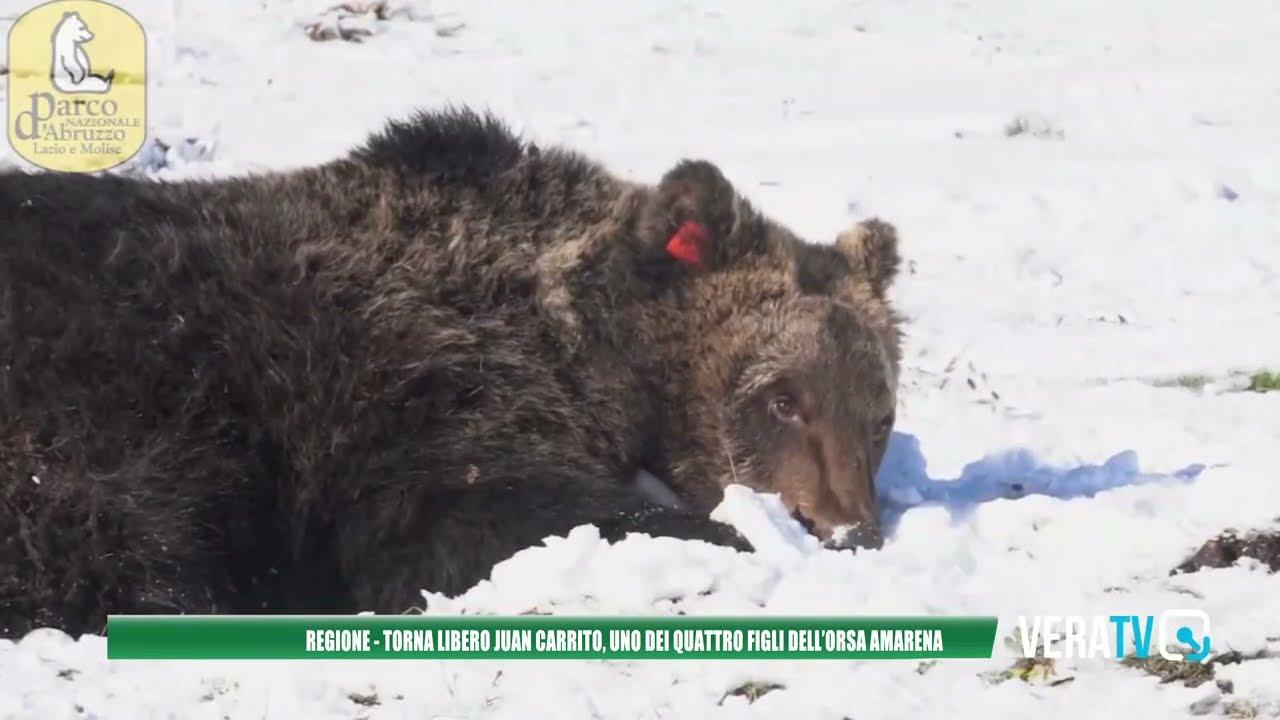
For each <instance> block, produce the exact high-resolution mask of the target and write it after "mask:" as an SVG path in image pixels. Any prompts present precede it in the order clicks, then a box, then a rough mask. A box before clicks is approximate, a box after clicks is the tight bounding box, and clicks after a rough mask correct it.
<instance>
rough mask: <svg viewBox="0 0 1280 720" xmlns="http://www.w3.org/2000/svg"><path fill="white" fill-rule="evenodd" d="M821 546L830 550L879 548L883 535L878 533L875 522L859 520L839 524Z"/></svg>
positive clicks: (881, 545) (882, 542) (878, 529)
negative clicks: (851, 523)
mask: <svg viewBox="0 0 1280 720" xmlns="http://www.w3.org/2000/svg"><path fill="white" fill-rule="evenodd" d="M822 546H823V547H825V548H827V549H830V550H856V549H858V548H866V549H867V550H879V549H880V548H881V547H883V546H884V535H882V534H881V533H880V526H879V525H878V524H877V523H869V522H860V523H855V524H853V525H841V526H839V527H837V528H836V529H835V530H832V531H831V537H829V538H827V540H826V542H824V543H822Z"/></svg>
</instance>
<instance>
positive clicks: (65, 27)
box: [57, 12, 93, 43]
mask: <svg viewBox="0 0 1280 720" xmlns="http://www.w3.org/2000/svg"><path fill="white" fill-rule="evenodd" d="M57 35H58V37H59V39H68V40H72V41H74V42H78V43H82V42H89V41H90V40H92V39H93V33H91V32H89V26H88V25H85V24H84V20H83V19H81V17H80V13H78V12H69V13H63V14H62V22H60V23H58V29H57Z"/></svg>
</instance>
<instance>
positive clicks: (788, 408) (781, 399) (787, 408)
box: [769, 395, 802, 423]
mask: <svg viewBox="0 0 1280 720" xmlns="http://www.w3.org/2000/svg"><path fill="white" fill-rule="evenodd" d="M769 414H770V415H772V416H773V417H774V418H776V419H777V420H778V421H779V422H784V423H799V422H802V419H801V417H800V408H799V406H797V405H796V401H795V398H793V397H791V396H790V395H777V396H775V397H774V398H773V399H772V400H770V401H769Z"/></svg>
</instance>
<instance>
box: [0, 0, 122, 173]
mask: <svg viewBox="0 0 1280 720" xmlns="http://www.w3.org/2000/svg"><path fill="white" fill-rule="evenodd" d="M69 13H75V14H76V15H77V16H78V18H67V15H68V14H69ZM64 19H65V20H67V24H66V26H65V27H60V24H61V23H63V21H64ZM76 26H82V27H78V28H77V27H76ZM55 30H58V31H59V32H58V35H59V37H57V38H55ZM75 30H79V31H80V32H81V35H80V36H81V37H83V34H84V32H85V31H86V30H87V32H89V33H92V36H93V37H92V39H90V40H87V41H80V42H76V41H75V37H74V36H73V35H72V33H73V31H75ZM77 48H78V49H79V51H82V52H77ZM8 56H9V57H8V65H9V83H8V94H7V99H6V103H5V105H6V113H5V116H6V134H7V135H8V136H9V144H10V145H12V146H13V149H14V151H16V152H17V153H18V155H20V156H22V157H23V158H25V159H26V160H28V161H30V162H32V163H34V164H36V165H39V166H41V167H44V168H47V169H49V170H63V171H69V172H94V171H97V170H106V169H107V168H111V167H115V166H116V165H119V164H120V163H123V162H124V161H126V160H128V159H129V158H131V157H133V156H134V154H136V153H137V152H138V150H139V149H141V148H142V144H143V142H144V141H145V140H146V137H147V117H146V114H147V86H146V63H147V39H146V35H145V34H144V33H143V31H142V26H141V25H139V24H138V21H137V20H135V19H134V18H133V16H131V15H130V14H129V13H127V12H125V11H124V10H122V9H120V8H118V7H116V6H114V5H111V4H109V3H105V2H99V1H98V0H56V1H55V2H51V3H46V4H44V5H40V6H38V7H36V8H33V9H32V10H30V11H28V12H27V13H26V14H24V15H23V16H21V17H19V18H18V19H17V20H16V21H15V22H14V24H13V27H12V28H10V30H9V52H8ZM86 60H87V67H88V68H89V69H90V70H91V73H92V75H95V76H98V79H96V80H95V79H94V78H92V77H90V78H89V82H88V83H86V84H85V85H84V86H83V87H85V88H86V89H84V90H76V91H72V92H64V91H63V90H60V89H59V88H58V87H56V86H55V83H54V78H53V73H54V72H55V63H57V62H59V61H61V62H62V63H63V65H64V67H71V68H73V70H72V75H77V74H78V77H77V79H80V78H83V77H84V75H83V70H84V69H85V65H86V62H85V61H86ZM77 64H78V66H79V71H77V70H74V68H76V67H77ZM63 72H64V75H63V79H62V80H61V82H60V84H61V85H63V86H64V87H67V86H68V83H69V82H70V81H68V80H67V79H66V77H67V76H66V74H65V73H66V70H65V69H64V70H63ZM104 77H105V78H106V79H108V80H109V87H107V88H106V90H105V91H103V90H102V89H101V86H102V85H104V84H106V83H104V82H103V78H104ZM95 82H96V83H98V85H97V86H96V87H98V89H97V90H93V89H88V88H92V87H95V86H94V85H93V84H92V83H95Z"/></svg>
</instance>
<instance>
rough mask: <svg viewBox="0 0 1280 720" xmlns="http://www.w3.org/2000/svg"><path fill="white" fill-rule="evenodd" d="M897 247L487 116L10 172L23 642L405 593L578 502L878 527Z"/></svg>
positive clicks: (567, 517)
mask: <svg viewBox="0 0 1280 720" xmlns="http://www.w3.org/2000/svg"><path fill="white" fill-rule="evenodd" d="M897 263H898V255H897V248H896V239H895V236H894V232H893V230H892V229H891V228H890V227H889V226H888V225H886V224H883V223H879V222H875V221H871V222H866V223H863V224H862V225H860V226H858V227H856V228H854V229H853V230H851V231H849V232H847V233H845V234H843V235H841V236H840V237H839V238H838V239H837V241H836V242H835V244H833V245H810V244H806V243H804V242H802V241H800V240H799V239H797V238H796V237H795V236H794V235H793V234H792V233H790V232H789V231H787V230H786V229H785V228H783V227H782V226H780V225H778V224H776V223H774V222H772V221H770V220H768V219H766V218H765V217H763V216H761V215H760V214H759V213H758V212H756V211H755V210H753V209H752V208H751V206H750V205H749V204H748V203H747V202H746V201H745V200H744V199H742V198H741V197H740V196H739V195H738V194H736V193H735V192H734V190H733V188H732V187H731V186H730V184H729V183H728V182H727V181H726V180H725V178H724V177H723V176H722V175H721V173H720V172H719V171H718V170H717V169H716V168H715V167H714V166H712V165H710V164H708V163H706V162H694V161H686V162H682V163H680V164H678V165H677V166H676V167H675V168H674V169H672V170H671V171H670V172H668V173H667V174H666V176H665V177H663V178H662V180H661V182H660V183H659V184H658V185H657V186H656V187H650V186H644V185H639V184H635V183H631V182H627V181H624V180H621V179H619V178H617V177H614V176H613V175H611V174H609V173H608V172H606V171H605V170H604V169H603V168H601V167H600V166H599V165H597V164H595V163H593V162H590V161H588V160H586V159H584V158H583V157H581V156H579V155H577V154H574V153H572V152H568V151H565V150H560V149H541V148H538V147H536V146H535V145H533V144H530V143H528V142H525V141H522V140H520V139H518V138H516V137H514V136H513V135H512V134H511V133H510V132H509V131H508V130H507V129H505V128H504V126H503V125H502V124H501V123H500V122H498V121H496V120H495V119H493V118H492V117H487V116H480V115H477V114H475V113H472V112H470V111H466V110H450V111H445V112H438V113H431V114H420V115H418V116H416V117H414V118H412V119H411V120H409V121H405V122H393V123H391V124H390V125H389V126H388V127H387V128H386V129H385V131H383V132H382V133H380V134H378V135H376V136H374V137H373V138H371V139H370V140H369V141H368V142H367V144H365V145H364V146H363V147H361V148H359V149H357V150H355V151H353V152H352V153H351V154H350V155H349V156H348V157H345V158H342V159H339V160H336V161H333V162H330V163H328V164H325V165H322V166H319V167H315V168H309V169H303V170H298V171H293V172H282V173H273V174H265V175H258V176H251V177H243V178H236V179H228V180H223V181H217V182H181V183H160V182H149V181H140V180H135V179H127V178H122V177H112V176H103V177H89V176H70V175H57V174H30V175H28V174H19V173H9V174H4V175H0V636H15V635H20V634H22V633H24V632H26V631H27V630H29V629H31V628H33V627H36V626H45V625H48V626H55V627H60V628H62V629H64V630H66V631H68V632H71V633H81V632H86V631H101V630H102V628H103V624H104V618H105V615H106V614H107V613H147V612H171V613H174V612H184V613H211V612H346V611H355V610H376V611H380V612H398V611H402V610H403V609H405V608H407V607H411V606H413V605H414V604H415V603H416V602H417V601H418V600H419V599H420V597H419V595H418V592H419V589H420V588H429V589H432V590H436V591H443V592H448V593H455V592H459V591H462V590H464V589H466V588H467V587H469V586H470V585H471V584H473V583H475V582H476V581H477V580H479V579H481V578H483V577H485V576H486V575H487V574H488V572H489V571H490V569H491V568H492V566H493V564H494V563H495V562H498V561H500V560H502V559H504V558H506V557H508V556H510V555H511V554H512V553H513V552H514V551H516V550H518V549H520V548H522V547H526V546H529V545H532V544H535V543H537V542H538V541H540V540H541V539H542V538H543V537H545V536H548V535H553V534H563V533H565V532H566V531H568V530H569V529H571V528H573V527H574V526H576V525H579V524H584V523H594V524H596V525H597V526H599V527H600V528H601V530H602V532H603V533H604V534H605V535H606V536H607V537H610V538H616V537H620V536H622V535H624V534H626V533H628V532H645V533H650V534H655V535H672V536H677V537H682V538H696V539H703V540H708V541H711V542H716V543H722V544H730V545H741V544H742V541H741V540H740V539H739V538H738V536H737V535H736V534H735V533H733V532H732V530H730V529H729V528H728V527H727V526H724V525H720V524H717V523H715V522H712V521H711V520H710V519H709V518H708V517H707V515H708V512H709V511H710V510H711V508H713V507H714V506H715V505H716V504H717V503H718V502H719V500H720V498H721V494H722V493H721V489H722V487H723V486H725V485H726V484H729V483H743V484H745V485H748V486H751V487H754V488H758V489H761V490H765V491H771V492H780V493H781V495H782V498H783V499H784V501H785V502H786V504H787V505H788V506H789V507H790V508H791V509H792V510H793V511H794V513H795V515H796V517H797V518H799V519H800V520H801V521H802V522H804V523H806V524H807V525H808V526H809V527H810V528H811V530H812V531H813V532H814V533H816V534H818V535H820V536H821V537H823V538H824V539H826V540H827V541H828V542H829V544H832V545H835V546H838V547H852V546H856V545H878V544H879V542H880V540H879V531H878V528H877V524H876V514H875V504H874V487H873V478H874V477H875V473H876V469H877V466H878V464H879V462H880V459H881V456H882V454H883V453H884V449H885V443H886V439H887V437H888V435H889V431H890V429H891V427H892V424H893V418H894V406H895V389H896V384H897V374H898V363H899V350H898V329H897V328H898V323H897V321H896V319H895V316H894V314H893V312H892V311H891V309H890V307H889V305H888V303H887V301H886V298H885V292H886V288H887V287H888V285H889V283H890V281H891V279H892V278H893V276H894V273H895V270H896V266H897ZM641 469H644V470H648V471H650V472H652V473H653V474H654V475H656V476H657V477H659V478H661V479H663V480H664V481H665V482H666V484H667V486H668V487H669V488H670V490H671V491H672V492H671V493H668V494H667V496H666V497H659V496H657V495H655V494H654V493H649V492H643V491H642V490H641V488H640V486H638V485H637V484H636V483H635V482H634V478H635V477H636V474H637V471H638V470H641Z"/></svg>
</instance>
